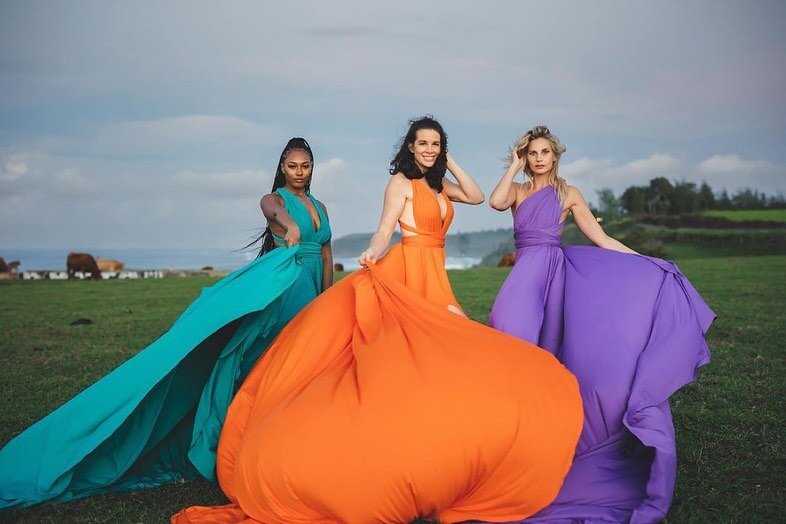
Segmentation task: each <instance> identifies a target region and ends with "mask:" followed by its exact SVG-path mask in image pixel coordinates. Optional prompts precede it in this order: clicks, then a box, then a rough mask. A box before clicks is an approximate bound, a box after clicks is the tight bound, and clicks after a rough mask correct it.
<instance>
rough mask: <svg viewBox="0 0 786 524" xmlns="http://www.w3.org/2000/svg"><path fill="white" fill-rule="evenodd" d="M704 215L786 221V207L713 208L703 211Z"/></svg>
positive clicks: (731, 218)
mask: <svg viewBox="0 0 786 524" xmlns="http://www.w3.org/2000/svg"><path fill="white" fill-rule="evenodd" d="M702 215H706V216H711V217H723V218H728V219H729V220H734V221H736V222H740V221H742V220H769V221H772V222H786V209H752V210H749V211H731V210H729V211H721V210H719V209H713V210H710V211H704V212H702Z"/></svg>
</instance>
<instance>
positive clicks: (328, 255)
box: [318, 202, 333, 291]
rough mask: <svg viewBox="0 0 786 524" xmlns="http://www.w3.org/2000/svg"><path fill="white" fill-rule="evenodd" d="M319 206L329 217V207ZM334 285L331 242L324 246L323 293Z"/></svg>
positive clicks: (319, 203)
mask: <svg viewBox="0 0 786 524" xmlns="http://www.w3.org/2000/svg"><path fill="white" fill-rule="evenodd" d="M318 205H319V206H321V207H322V211H324V212H325V216H327V207H325V204H323V203H322V202H318ZM332 285H333V248H332V247H331V245H330V241H328V243H327V244H323V245H322V291H325V290H327V288H329V287H330V286H332Z"/></svg>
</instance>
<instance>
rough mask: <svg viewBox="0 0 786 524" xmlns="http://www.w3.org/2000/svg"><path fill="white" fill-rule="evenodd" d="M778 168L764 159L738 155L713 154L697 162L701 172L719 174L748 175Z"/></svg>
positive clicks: (772, 171)
mask: <svg viewBox="0 0 786 524" xmlns="http://www.w3.org/2000/svg"><path fill="white" fill-rule="evenodd" d="M778 170H779V166H777V165H775V164H773V163H771V162H767V161H765V160H743V159H742V158H740V156H739V155H713V156H711V157H710V158H707V159H706V160H702V161H701V162H700V163H699V171H701V172H702V173H707V174H709V175H712V174H721V175H730V174H735V173H736V174H742V175H746V174H747V175H750V174H754V173H774V172H777V171H778Z"/></svg>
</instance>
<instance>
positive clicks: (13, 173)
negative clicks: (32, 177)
mask: <svg viewBox="0 0 786 524" xmlns="http://www.w3.org/2000/svg"><path fill="white" fill-rule="evenodd" d="M29 172H30V169H29V168H28V167H27V162H25V161H24V160H22V159H21V158H19V157H18V156H16V157H10V158H8V159H6V160H5V162H3V169H2V170H0V181H5V182H10V181H13V180H17V179H19V178H21V177H23V176H25V175H27V174H28V173H29Z"/></svg>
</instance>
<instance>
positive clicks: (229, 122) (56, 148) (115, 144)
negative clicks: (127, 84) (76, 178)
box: [31, 114, 281, 160]
mask: <svg viewBox="0 0 786 524" xmlns="http://www.w3.org/2000/svg"><path fill="white" fill-rule="evenodd" d="M280 135H281V132H280V130H279V129H278V128H277V126H275V125H267V124H259V123H256V122H252V121H250V120H246V119H242V118H238V117H236V116H233V115H210V114H192V115H180V116H172V117H165V118H159V119H152V120H129V121H122V122H114V123H109V124H101V125H97V126H90V127H89V128H88V129H87V130H86V131H83V132H82V133H79V134H70V135H69V134H61V135H53V136H51V135H50V136H47V137H44V138H41V139H39V140H37V141H34V142H33V143H32V144H31V147H35V148H37V149H42V150H45V151H48V152H50V153H53V154H61V155H69V156H75V155H76V156H90V157H94V158H99V157H101V158H112V157H120V158H132V159H134V160H141V159H144V158H149V157H154V158H164V159H165V158H173V157H175V158H183V157H186V156H191V157H193V158H203V157H205V156H210V157H215V156H218V155H226V156H227V157H231V156H235V155H237V154H238V153H240V152H245V151H248V150H249V149H251V148H255V147H256V148H259V147H260V146H262V145H264V144H266V143H269V142H272V141H278V140H279V139H280V138H279V137H280Z"/></svg>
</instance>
